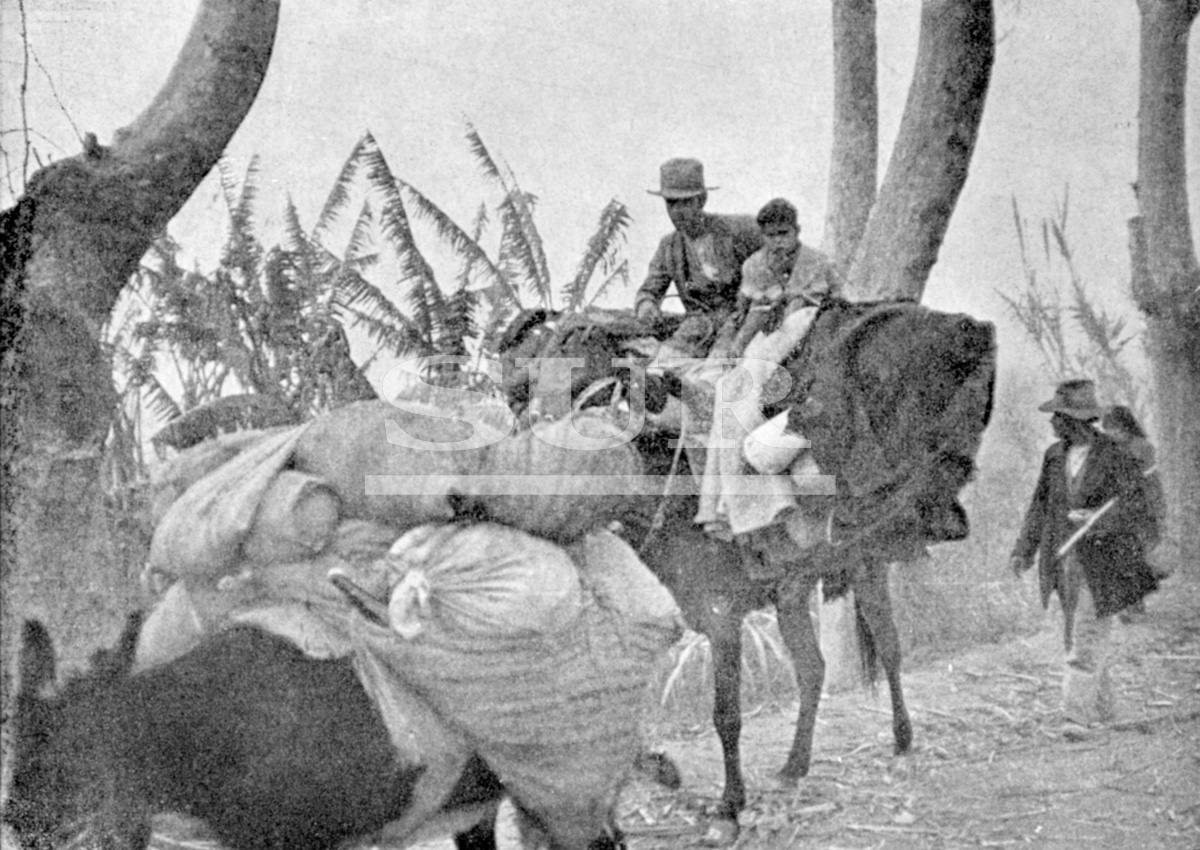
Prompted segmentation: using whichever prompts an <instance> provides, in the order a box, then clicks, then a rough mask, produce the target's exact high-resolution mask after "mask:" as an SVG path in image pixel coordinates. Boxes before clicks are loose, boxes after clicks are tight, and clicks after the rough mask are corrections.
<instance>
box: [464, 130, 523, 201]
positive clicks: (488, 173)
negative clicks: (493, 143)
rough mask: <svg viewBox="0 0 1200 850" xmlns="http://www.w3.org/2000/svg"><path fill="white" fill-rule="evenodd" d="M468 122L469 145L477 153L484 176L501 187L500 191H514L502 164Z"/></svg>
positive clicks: (476, 157) (472, 151)
mask: <svg viewBox="0 0 1200 850" xmlns="http://www.w3.org/2000/svg"><path fill="white" fill-rule="evenodd" d="M466 123H467V146H468V147H470V149H471V153H472V154H474V155H475V159H476V161H477V162H478V163H479V168H480V170H481V171H482V172H483V174H484V176H485V177H487V178H488V179H489V180H491V181H492V182H493V183H495V184H496V185H497V186H499V187H500V191H501V192H503V193H504V194H505V195H507V194H508V193H509V192H510V191H512V190H511V189H510V187H509V185H508V180H507V179H506V178H505V176H504V172H503V171H501V169H500V166H499V165H497V164H496V160H495V159H494V158H493V157H492V154H491V152H490V151H488V148H487V145H485V144H484V143H483V137H482V136H480V135H479V131H478V130H476V129H475V125H473V124H472V123H471V122H470V121H468V122H466Z"/></svg>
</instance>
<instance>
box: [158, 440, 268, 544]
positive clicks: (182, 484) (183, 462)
mask: <svg viewBox="0 0 1200 850" xmlns="http://www.w3.org/2000/svg"><path fill="white" fill-rule="evenodd" d="M286 430H287V428H268V429H265V430H261V431H259V430H253V431H235V432H233V433H232V434H221V435H219V436H217V437H215V438H214V439H211V440H205V441H204V442H202V443H198V444H196V445H194V446H192V447H191V448H189V449H186V450H184V451H182V452H180V453H179V454H177V455H175V456H174V457H173V458H171V459H170V460H168V461H166V462H164V463H163V464H161V465H160V466H158V467H156V468H155V469H154V470H153V471H152V473H151V475H150V517H149V519H150V528H151V530H153V529H155V528H157V527H158V524H159V523H160V522H162V518H163V517H164V516H166V513H167V510H168V509H169V508H170V507H171V505H173V504H174V503H175V500H176V499H178V498H179V497H180V496H182V495H183V494H184V493H185V492H187V489H188V488H189V487H191V486H192V485H193V484H195V483H196V482H197V481H199V480H200V479H201V478H203V477H204V476H206V475H208V474H209V473H210V472H215V471H216V470H217V469H218V468H219V467H221V466H222V465H224V464H225V462H226V461H229V460H232V459H233V458H234V457H236V456H237V455H238V454H240V453H241V452H243V451H245V450H246V449H249V448H253V447H254V446H255V445H257V444H258V443H261V442H262V441H263V440H265V439H267V438H269V437H271V436H272V435H274V434H279V433H281V432H283V431H286Z"/></svg>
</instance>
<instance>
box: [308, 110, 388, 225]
mask: <svg viewBox="0 0 1200 850" xmlns="http://www.w3.org/2000/svg"><path fill="white" fill-rule="evenodd" d="M367 139H371V142H372V143H374V139H373V138H372V137H371V134H370V133H366V134H365V135H363V136H362V137H361V138H360V139H359V140H358V141H357V142H356V143H355V145H354V149H353V150H351V151H350V155H349V156H348V157H346V161H345V162H343V163H342V168H341V171H339V172H338V176H337V179H336V180H334V181H333V188H332V189H330V190H329V195H328V196H326V198H325V204H324V205H323V206H322V207H321V212H320V213H319V214H318V215H317V221H316V224H314V225H313V229H312V236H311V238H312V241H313V242H316V243H320V242H322V240H323V239H324V237H325V233H326V231H327V230H328V229H329V227H330V225H331V224H333V222H334V221H336V220H337V217H338V214H339V213H341V211H342V210H343V209H344V208H345V206H346V204H347V203H349V202H350V185H351V183H353V182H354V175H355V174H356V173H358V166H359V160H360V158H361V157H362V154H363V148H364V146H365V145H366V143H367Z"/></svg>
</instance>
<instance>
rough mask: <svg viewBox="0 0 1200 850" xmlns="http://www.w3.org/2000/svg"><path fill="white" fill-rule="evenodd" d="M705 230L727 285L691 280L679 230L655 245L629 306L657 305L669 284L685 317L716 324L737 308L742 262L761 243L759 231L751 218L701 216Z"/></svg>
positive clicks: (711, 214) (687, 259)
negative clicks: (696, 315)
mask: <svg viewBox="0 0 1200 850" xmlns="http://www.w3.org/2000/svg"><path fill="white" fill-rule="evenodd" d="M705 222H706V230H707V231H708V232H711V233H712V234H713V236H714V249H715V252H716V255H717V260H718V262H719V263H720V264H721V266H722V271H728V272H729V273H730V274H731V280H730V282H729V283H728V284H727V285H725V286H721V287H712V286H707V285H705V281H704V280H703V278H702V277H693V275H692V269H691V268H690V265H691V263H690V260H689V257H688V250H687V245H686V242H685V239H684V236H683V234H682V233H680V232H679V231H677V230H676V231H672V232H671V233H668V234H667V235H666V236H664V237H663V238H662V240H661V241H660V242H659V243H658V250H657V251H655V252H654V257H653V258H652V259H651V260H650V270H649V273H648V274H647V275H646V281H645V283H643V284H642V285H641V288H639V289H638V292H637V296H636V298H635V299H634V302H633V306H634V309H635V310H636V309H637V308H638V307H639V306H640V305H641V304H642V303H643V302H645V301H650V302H652V303H653V304H655V305H657V304H658V303H659V302H660V301H662V298H663V296H664V295H665V294H666V292H667V289H668V287H670V285H671V284H672V283H674V284H675V289H676V290H677V291H678V292H679V298H680V300H681V301H682V302H683V308H684V311H685V312H686V313H687V315H689V316H690V315H692V314H694V313H699V314H701V315H705V316H708V317H709V318H711V319H713V320H714V322H715V324H716V326H717V327H720V325H721V324H722V323H723V322H724V321H725V320H726V319H727V318H728V317H729V316H730V315H732V314H733V312H734V309H735V308H736V306H737V295H738V287H740V286H741V283H742V263H744V262H746V259H747V258H748V257H749V256H750V255H751V254H753V253H754V252H755V251H757V250H758V249H759V248H760V247H761V246H762V244H763V240H762V231H761V230H760V229H759V227H758V224H757V223H756V222H755V220H754V217H753V216H748V215H716V214H713V213H706V214H705Z"/></svg>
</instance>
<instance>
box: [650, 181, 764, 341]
mask: <svg viewBox="0 0 1200 850" xmlns="http://www.w3.org/2000/svg"><path fill="white" fill-rule="evenodd" d="M716 188H717V187H716V186H707V185H705V182H704V165H703V163H701V162H700V160H698V159H688V158H676V159H669V160H667V161H666V162H664V163H663V164H662V167H661V168H660V170H659V188H658V189H647V190H646V191H648V192H649V193H650V194H651V195H658V196H659V197H661V198H662V199H663V200H664V201H665V202H666V205H667V215H668V216H669V217H670V219H671V224H673V225H674V226H675V230H674V231H673V232H672V233H669V234H667V235H666V236H664V237H663V238H662V241H661V242H659V245H658V250H657V251H655V252H654V257H653V258H652V259H651V260H650V269H649V271H648V273H647V274H646V281H645V282H644V283H643V284H642V286H641V288H640V289H638V292H637V296H636V297H635V298H634V302H633V307H634V312H635V314H636V315H637V317H638V318H639V319H640V320H642V321H643V322H646V323H647V324H651V325H654V326H656V327H657V326H658V325H660V324H662V320H663V315H662V310H661V308H660V304H661V303H662V300H663V297H664V296H665V295H666V294H667V290H668V289H669V288H670V286H671V284H674V285H675V290H676V292H678V293H679V300H680V301H681V302H682V303H683V309H684V317H683V319H682V321H681V322H680V323H679V324H678V325H677V326H675V327H674V328H673V329H672V330H673V332H672V334H671V336H670V339H669V343H670V346H671V347H672V349H674V353H677V354H679V355H681V356H683V357H685V358H686V357H693V358H695V357H704V356H705V355H706V354H707V353H708V352H709V350H710V349H711V348H712V347H713V344H714V342H716V340H717V339H718V335H720V336H721V338H722V339H724V340H725V341H726V342H729V341H731V340H732V335H733V331H734V330H735V326H734V323H735V321H736V317H735V316H734V313H735V310H736V308H737V297H738V287H739V286H740V285H741V279H742V263H744V262H745V261H746V259H747V258H748V257H749V256H750V255H751V254H753V253H754V252H755V251H757V250H758V249H759V247H760V246H761V245H762V234H761V233H760V232H759V228H758V225H757V224H756V223H755V221H754V218H753V216H746V215H736V216H735V215H716V214H713V213H707V212H705V211H704V205H705V203H706V202H707V201H708V193H709V192H710V191H711V190H713V189H716ZM723 329H724V333H723V334H722V330H723Z"/></svg>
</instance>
